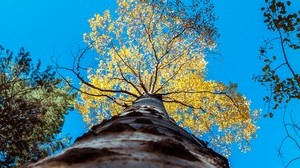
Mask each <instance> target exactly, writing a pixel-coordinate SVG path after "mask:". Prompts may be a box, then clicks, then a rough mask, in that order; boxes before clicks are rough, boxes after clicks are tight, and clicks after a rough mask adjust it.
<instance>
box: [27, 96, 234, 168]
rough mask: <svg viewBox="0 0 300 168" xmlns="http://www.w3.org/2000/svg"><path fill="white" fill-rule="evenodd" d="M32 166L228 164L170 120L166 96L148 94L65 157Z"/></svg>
mask: <svg viewBox="0 0 300 168" xmlns="http://www.w3.org/2000/svg"><path fill="white" fill-rule="evenodd" d="M28 167H110V168H118V167H119V168H121V167H122V168H124V167H125V168H128V167H143V168H152V167H164V168H165V167H172V168H174V167H186V168H193V167H201V168H206V167H207V168H208V167H209V168H220V167H224V168H227V167H229V166H228V161H227V159H226V158H224V157H223V156H221V155H219V154H217V153H215V152H214V151H213V150H211V149H209V148H207V147H206V144H205V143H204V142H202V141H200V140H198V139H197V138H196V137H194V136H193V135H191V134H189V133H188V132H187V131H185V130H184V129H182V128H181V127H179V126H178V125H177V124H176V123H175V121H174V120H173V119H171V118H169V116H168V114H167V112H166V110H165V108H164V106H163V103H162V101H161V97H160V96H157V95H155V96H142V97H141V98H139V99H138V100H137V101H135V102H134V104H133V105H132V106H130V107H128V108H126V109H125V110H124V111H123V112H122V113H121V114H120V115H119V116H114V117H112V118H111V119H110V120H105V121H103V122H102V123H101V124H98V125H96V126H94V127H92V129H91V131H89V132H87V133H85V134H84V135H83V136H81V137H80V138H78V139H77V140H76V141H75V143H74V145H73V146H72V147H70V148H68V149H66V150H64V151H63V152H62V153H60V154H59V155H56V156H54V157H49V158H45V159H43V160H40V161H39V162H37V163H33V164H30V165H28Z"/></svg>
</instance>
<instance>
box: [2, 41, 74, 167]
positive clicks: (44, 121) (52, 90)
mask: <svg viewBox="0 0 300 168" xmlns="http://www.w3.org/2000/svg"><path fill="white" fill-rule="evenodd" d="M40 69H41V63H40V61H38V63H37V65H36V66H34V65H33V64H32V60H31V58H30V54H29V52H26V51H25V50H24V49H23V48H21V49H20V51H19V53H18V54H17V55H14V54H13V53H12V52H11V51H9V50H5V49H4V48H3V47H2V46H0V167H14V166H18V165H21V164H24V163H26V162H30V161H34V160H37V159H39V158H41V157H45V156H47V155H49V154H51V153H53V152H55V151H56V150H59V149H61V148H63V147H65V146H66V145H67V142H68V140H69V139H70V138H69V137H64V138H61V139H57V138H56V137H55V135H56V134H57V133H60V131H61V127H62V125H63V122H64V115H65V114H67V111H68V110H69V109H70V108H71V105H72V104H73V99H74V95H73V94H70V91H71V90H70V88H69V87H68V86H67V85H65V84H64V83H63V82H62V80H61V79H60V78H57V77H56V76H55V72H54V71H53V70H52V68H51V67H50V66H48V67H47V68H46V70H44V71H41V70H40Z"/></svg>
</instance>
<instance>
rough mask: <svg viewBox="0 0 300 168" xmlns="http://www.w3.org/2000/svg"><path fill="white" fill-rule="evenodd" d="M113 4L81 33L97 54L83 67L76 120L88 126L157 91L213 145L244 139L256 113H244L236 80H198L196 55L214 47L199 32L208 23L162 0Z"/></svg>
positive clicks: (200, 62) (202, 64)
mask: <svg viewBox="0 0 300 168" xmlns="http://www.w3.org/2000/svg"><path fill="white" fill-rule="evenodd" d="M117 3H118V6H119V8H118V10H117V11H118V13H117V14H118V16H117V18H116V19H113V20H112V19H111V16H110V13H109V11H105V12H104V14H103V15H102V16H101V15H98V14H96V15H95V16H94V18H92V19H90V20H89V23H90V26H91V32H89V33H86V34H85V35H84V38H85V42H87V43H88V44H89V45H90V46H91V47H93V48H94V49H96V51H97V52H98V53H99V55H100V60H101V61H100V62H99V65H98V69H96V70H94V71H93V70H89V71H88V80H89V83H90V84H91V86H92V87H91V86H87V85H85V84H82V87H81V90H83V91H84V92H85V93H87V94H81V95H80V96H81V100H82V102H80V103H78V104H77V105H76V108H77V109H78V110H79V111H80V112H81V113H82V115H83V116H84V120H85V121H86V122H87V123H88V124H95V123H97V122H100V121H101V120H103V119H104V118H109V117H111V116H113V115H117V114H118V113H119V112H121V111H122V109H123V107H124V106H125V104H126V105H131V104H132V102H133V101H134V100H136V98H137V97H138V96H141V95H142V94H146V93H148V94H163V95H164V96H163V100H164V105H165V107H166V110H167V111H168V113H169V115H170V116H171V117H173V118H174V119H175V120H176V121H177V122H178V123H179V124H181V125H183V126H184V127H187V128H189V129H190V130H192V131H194V132H195V133H197V134H198V135H199V136H201V135H208V136H210V137H212V142H215V143H216V144H214V145H216V146H218V145H220V144H228V143H232V142H238V143H242V142H244V141H245V140H250V139H251V138H252V137H253V136H254V134H255V131H256V129H257V127H256V126H255V119H254V118H255V117H257V116H258V115H257V114H258V113H254V114H252V113H251V112H250V108H249V106H250V105H249V102H248V101H247V100H246V98H245V97H244V96H243V95H241V94H240V93H239V92H238V91H237V85H234V84H230V85H229V86H227V85H225V84H223V83H219V82H216V81H207V80H205V73H206V64H207V62H206V61H205V60H204V58H205V54H204V53H205V52H206V51H208V50H211V49H213V48H215V47H216V45H215V43H214V41H213V38H214V37H213V36H214V35H213V34H212V35H211V36H208V35H207V32H209V31H211V32H210V33H213V32H214V28H209V30H206V29H207V27H209V26H208V25H205V24H204V25H202V24H203V23H207V22H209V21H207V20H205V19H204V20H201V19H200V20H199V18H192V16H196V15H191V16H189V15H190V14H191V13H192V12H193V11H191V10H190V11H186V10H187V9H185V8H182V9H181V7H180V9H181V10H180V11H176V10H178V9H177V8H176V7H174V6H173V7H172V6H167V5H166V4H164V3H163V1H153V2H151V3H157V4H151V3H150V2H147V3H146V2H142V1H134V0H118V1H117ZM173 5H175V4H173ZM175 6H176V5H175ZM198 12H200V13H201V11H198ZM202 12H203V11H202ZM201 16H202V15H201ZM197 19H198V20H199V23H196V21H197ZM191 20H194V21H195V23H194V22H193V23H192V22H190V21H191ZM201 21H202V22H201ZM194 24H195V25H194ZM216 135H217V136H216Z"/></svg>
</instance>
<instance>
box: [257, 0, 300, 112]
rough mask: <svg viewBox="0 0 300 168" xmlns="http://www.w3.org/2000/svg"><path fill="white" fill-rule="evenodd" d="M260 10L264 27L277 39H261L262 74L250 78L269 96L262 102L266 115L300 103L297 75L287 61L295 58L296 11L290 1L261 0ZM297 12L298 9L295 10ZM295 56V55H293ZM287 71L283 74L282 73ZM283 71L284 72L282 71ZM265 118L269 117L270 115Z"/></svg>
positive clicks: (299, 45)
mask: <svg viewBox="0 0 300 168" xmlns="http://www.w3.org/2000/svg"><path fill="white" fill-rule="evenodd" d="M265 2H266V6H265V7H262V8H261V9H262V11H263V12H264V17H265V20H264V22H265V23H266V26H267V28H268V29H269V30H271V31H272V32H275V33H276V36H277V37H274V38H272V39H270V40H265V44H264V45H263V46H262V47H261V48H260V58H261V60H262V61H263V62H264V64H265V65H264V66H263V68H262V74H261V75H258V76H256V77H255V78H254V79H255V80H257V81H258V82H260V83H261V84H262V85H264V86H266V87H268V90H269V91H270V95H269V96H266V97H265V98H264V100H265V101H266V102H267V103H268V104H269V112H270V110H271V109H273V110H275V109H278V108H279V107H280V105H284V104H286V103H289V102H290V101H291V100H292V99H296V100H300V76H299V73H297V72H296V71H295V67H293V66H295V65H293V62H291V61H290V59H291V58H292V57H293V58H295V57H297V56H299V54H297V52H298V53H299V49H300V17H299V14H300V10H299V11H294V9H293V8H292V5H293V4H292V2H291V1H278V0H265ZM298 9H299V8H298ZM293 54H295V55H293ZM286 70H287V71H286ZM283 71H285V73H284V72H283ZM267 116H270V117H271V116H273V114H272V112H270V113H269V114H268V115H267Z"/></svg>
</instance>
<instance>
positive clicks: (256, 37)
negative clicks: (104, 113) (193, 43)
mask: <svg viewBox="0 0 300 168" xmlns="http://www.w3.org/2000/svg"><path fill="white" fill-rule="evenodd" d="M213 2H215V0H214V1H213ZM262 5H263V1H250V0H249V1H238V0H226V2H225V1H223V2H220V1H217V2H215V12H216V14H217V16H218V18H219V19H218V21H217V22H216V25H217V27H218V29H219V33H220V35H221V37H220V39H218V45H219V48H218V51H219V53H220V54H221V56H217V57H218V58H222V61H216V60H214V59H213V57H212V56H211V57H208V61H209V64H208V75H207V78H208V79H212V80H217V81H222V82H225V83H229V82H235V83H238V86H239V91H240V92H242V93H243V94H244V95H245V96H246V97H247V98H248V99H250V100H251V101H252V105H251V108H252V109H259V108H261V109H263V110H266V105H265V103H264V102H263V101H262V97H263V96H264V94H266V91H265V90H264V88H262V87H261V86H260V85H259V84H258V83H254V82H253V81H252V79H251V78H252V76H253V74H258V73H259V72H260V69H261V66H262V63H261V62H259V60H258V55H259V52H258V49H259V46H260V45H261V44H262V39H263V38H267V37H268V36H269V37H272V34H271V33H269V32H268V31H267V30H266V28H265V25H264V24H263V18H262V12H261V11H260V7H261V6H262ZM299 5H300V4H299ZM115 7H116V6H115V3H114V1H108V0H106V1H104V0H72V1H67V0H40V1H38V0H26V1H25V0H1V1H0V44H1V45H3V46H4V47H5V48H7V49H10V50H13V51H15V52H17V50H18V49H19V48H20V47H22V46H23V47H25V49H26V50H27V51H30V52H31V55H32V56H33V58H34V59H35V60H37V59H41V61H42V64H43V65H47V64H51V60H50V58H51V57H52V56H55V57H59V58H60V59H59V61H60V64H61V65H68V63H70V62H71V61H72V57H71V55H70V49H71V48H72V46H73V45H74V44H79V45H82V46H83V45H84V44H83V42H82V34H83V33H84V32H88V31H89V25H88V22H87V20H88V19H89V18H90V17H92V16H93V15H94V14H95V13H102V12H103V11H104V10H106V9H112V10H114V9H115ZM291 107H292V108H298V109H299V105H296V104H292V106H291ZM281 114H282V113H278V115H275V117H274V118H273V119H269V118H262V119H261V120H260V121H259V123H258V124H259V126H260V130H259V131H258V138H257V139H254V140H252V148H253V150H252V151H250V152H247V153H245V154H244V153H241V152H239V151H238V150H237V148H236V147H235V150H234V151H233V154H232V156H231V157H230V159H229V161H230V163H231V166H232V168H241V167H243V168H250V167H251V168H252V167H257V168H260V167H261V168H263V167H270V168H277V167H278V168H279V167H282V164H281V161H280V158H279V157H278V153H277V150H276V149H277V148H278V147H279V144H280V141H281V139H282V138H283V137H284V130H283V127H282V124H281V123H282V122H281V119H282V118H281V117H282V116H281ZM85 131H86V129H85V128H84V123H83V122H82V118H81V116H80V115H79V114H78V113H77V112H75V111H73V112H70V114H69V115H68V116H67V118H66V123H65V126H64V128H63V134H66V133H69V134H70V135H71V136H73V137H74V138H75V137H77V136H80V135H81V134H83V133H84V132H85ZM284 149H285V150H284V151H283V152H284V153H283V155H284V157H285V159H286V160H288V159H289V158H290V157H291V156H297V154H298V156H299V155H300V153H296V152H297V151H296V150H293V147H291V146H290V145H289V144H287V145H286V146H285V148H284ZM296 167H300V161H298V162H295V163H294V164H293V165H291V166H290V167H289V168H296Z"/></svg>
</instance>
